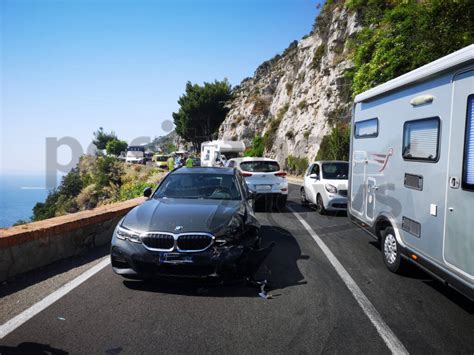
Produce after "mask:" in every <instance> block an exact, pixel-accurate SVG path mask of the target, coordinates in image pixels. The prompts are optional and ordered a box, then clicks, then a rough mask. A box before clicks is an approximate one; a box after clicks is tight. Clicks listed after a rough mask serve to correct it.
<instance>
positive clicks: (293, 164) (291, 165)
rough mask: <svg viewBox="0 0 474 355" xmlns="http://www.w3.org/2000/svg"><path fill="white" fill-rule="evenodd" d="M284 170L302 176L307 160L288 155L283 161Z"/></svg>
mask: <svg viewBox="0 0 474 355" xmlns="http://www.w3.org/2000/svg"><path fill="white" fill-rule="evenodd" d="M285 166H286V170H287V171H288V172H289V173H290V174H293V175H303V174H304V172H305V171H306V169H307V168H308V159H306V158H300V157H294V156H293V155H288V157H287V158H286V160H285Z"/></svg>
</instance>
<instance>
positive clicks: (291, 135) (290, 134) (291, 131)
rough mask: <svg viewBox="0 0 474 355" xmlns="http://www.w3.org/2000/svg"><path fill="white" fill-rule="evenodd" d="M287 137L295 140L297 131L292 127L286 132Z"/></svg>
mask: <svg viewBox="0 0 474 355" xmlns="http://www.w3.org/2000/svg"><path fill="white" fill-rule="evenodd" d="M285 136H286V138H288V139H291V140H293V139H294V138H295V132H293V130H292V129H290V130H289V131H288V132H286V134H285Z"/></svg>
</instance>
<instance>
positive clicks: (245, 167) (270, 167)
mask: <svg viewBox="0 0 474 355" xmlns="http://www.w3.org/2000/svg"><path fill="white" fill-rule="evenodd" d="M240 169H242V171H250V172H253V173H272V172H275V171H278V170H280V165H278V163H277V162H276V161H246V162H242V163H240Z"/></svg>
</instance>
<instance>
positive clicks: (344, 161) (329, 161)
mask: <svg viewBox="0 0 474 355" xmlns="http://www.w3.org/2000/svg"><path fill="white" fill-rule="evenodd" d="M315 163H319V164H321V163H348V164H349V162H348V161H346V160H316V161H314V162H312V163H310V164H315Z"/></svg>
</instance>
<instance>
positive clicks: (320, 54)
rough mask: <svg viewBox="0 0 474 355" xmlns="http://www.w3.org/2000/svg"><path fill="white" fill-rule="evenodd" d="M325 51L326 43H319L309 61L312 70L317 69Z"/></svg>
mask: <svg viewBox="0 0 474 355" xmlns="http://www.w3.org/2000/svg"><path fill="white" fill-rule="evenodd" d="M325 52H326V45H325V44H321V45H320V46H319V47H318V48H316V50H315V51H314V55H313V60H312V61H311V67H312V68H313V69H314V70H318V69H319V67H320V65H321V60H322V59H323V56H324V53H325Z"/></svg>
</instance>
